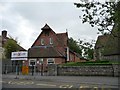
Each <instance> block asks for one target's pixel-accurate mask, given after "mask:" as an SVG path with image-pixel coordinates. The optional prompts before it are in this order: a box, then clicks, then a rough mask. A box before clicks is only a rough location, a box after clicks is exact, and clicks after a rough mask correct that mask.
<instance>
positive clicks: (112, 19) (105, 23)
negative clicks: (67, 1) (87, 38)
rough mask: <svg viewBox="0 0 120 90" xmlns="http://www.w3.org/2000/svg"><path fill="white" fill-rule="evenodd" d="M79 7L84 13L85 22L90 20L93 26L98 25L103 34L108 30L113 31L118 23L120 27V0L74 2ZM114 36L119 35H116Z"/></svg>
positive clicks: (83, 20)
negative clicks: (112, 0) (111, 0)
mask: <svg viewBox="0 0 120 90" xmlns="http://www.w3.org/2000/svg"><path fill="white" fill-rule="evenodd" d="M74 5H76V7H77V8H81V9H82V11H83V13H84V14H83V15H82V16H80V18H81V19H82V22H83V23H86V22H88V23H89V24H90V25H91V26H92V27H94V26H97V27H98V31H100V32H101V33H102V34H103V33H104V32H106V31H109V32H110V33H111V31H112V27H113V26H114V25H115V24H118V26H119V28H120V17H119V16H120V10H119V9H120V1H118V2H117V1H114V2H105V3H100V2H97V1H93V2H80V3H74ZM111 34H113V36H114V37H118V36H116V35H114V33H111Z"/></svg>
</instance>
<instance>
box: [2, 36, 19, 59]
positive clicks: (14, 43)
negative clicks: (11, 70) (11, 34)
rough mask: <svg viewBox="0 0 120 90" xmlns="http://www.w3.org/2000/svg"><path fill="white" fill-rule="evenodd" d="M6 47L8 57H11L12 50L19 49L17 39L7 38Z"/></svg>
mask: <svg viewBox="0 0 120 90" xmlns="http://www.w3.org/2000/svg"><path fill="white" fill-rule="evenodd" d="M4 48H5V56H6V58H11V52H14V51H17V50H18V49H19V47H18V44H17V41H15V40H13V39H12V38H10V39H8V40H7V42H6V43H5V45H4Z"/></svg>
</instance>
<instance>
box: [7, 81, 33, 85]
mask: <svg viewBox="0 0 120 90" xmlns="http://www.w3.org/2000/svg"><path fill="white" fill-rule="evenodd" d="M8 84H18V85H27V84H34V82H32V81H31V82H28V81H24V82H23V81H9V82H8Z"/></svg>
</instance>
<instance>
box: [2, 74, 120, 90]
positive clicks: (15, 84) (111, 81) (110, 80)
mask: <svg viewBox="0 0 120 90" xmlns="http://www.w3.org/2000/svg"><path fill="white" fill-rule="evenodd" d="M1 83H2V88H78V89H82V88H94V89H96V90H97V88H102V89H101V90H107V89H108V90H111V88H117V89H116V90H119V84H118V77H100V76H92V77H90V76H89V77H87V76H34V77H33V76H29V78H28V77H20V76H19V77H18V78H17V79H15V77H14V76H11V77H10V76H8V77H7V76H6V77H5V76H3V80H2V81H1Z"/></svg>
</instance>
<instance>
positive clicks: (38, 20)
mask: <svg viewBox="0 0 120 90" xmlns="http://www.w3.org/2000/svg"><path fill="white" fill-rule="evenodd" d="M0 7H2V8H3V9H2V10H1V11H2V12H3V13H2V14H1V13H0V16H2V22H1V23H2V29H7V31H8V33H9V34H10V35H11V36H13V37H18V40H19V41H20V42H21V45H22V46H23V47H24V48H26V49H28V48H30V46H31V45H32V44H33V42H34V41H35V39H36V38H37V36H38V35H39V34H40V32H41V28H42V27H43V26H44V25H45V23H48V25H50V27H51V28H52V29H53V30H54V31H55V32H56V33H59V32H60V33H62V32H66V29H67V30H68V33H69V37H73V38H74V39H76V40H78V39H80V38H82V39H84V38H86V39H88V40H89V39H95V38H96V37H97V34H96V33H97V29H96V28H91V27H90V26H89V24H82V23H81V20H80V19H79V15H81V11H80V9H77V8H76V7H75V6H74V4H73V3H36V2H32V3H29V2H20V3H12V2H11V3H4V5H1V6H0ZM1 11H0V12H1Z"/></svg>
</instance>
